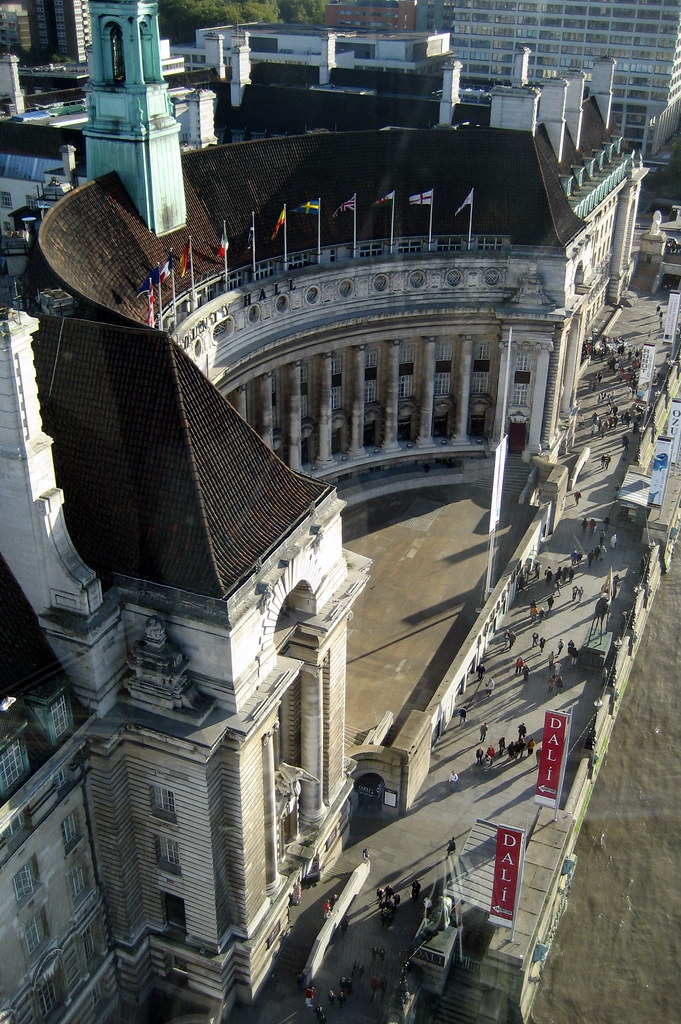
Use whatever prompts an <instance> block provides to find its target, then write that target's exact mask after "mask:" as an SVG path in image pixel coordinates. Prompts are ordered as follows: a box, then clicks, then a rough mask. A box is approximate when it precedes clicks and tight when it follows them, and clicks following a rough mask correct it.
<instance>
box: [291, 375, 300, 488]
mask: <svg viewBox="0 0 681 1024" xmlns="http://www.w3.org/2000/svg"><path fill="white" fill-rule="evenodd" d="M301 365H302V364H301V362H300V360H298V361H297V362H295V363H292V364H291V365H290V366H289V385H288V464H289V466H290V467H291V469H293V470H295V472H296V473H300V469H301V462H300V367H301Z"/></svg>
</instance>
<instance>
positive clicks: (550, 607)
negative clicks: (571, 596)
mask: <svg viewBox="0 0 681 1024" xmlns="http://www.w3.org/2000/svg"><path fill="white" fill-rule="evenodd" d="M558 593H560V587H558ZM554 604H555V600H554V598H553V597H550V596H549V597H547V598H546V607H547V608H548V610H549V611H548V612H547V613H546V614H547V615H548V614H549V612H551V611H553V606H554Z"/></svg>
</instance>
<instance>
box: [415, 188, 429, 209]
mask: <svg viewBox="0 0 681 1024" xmlns="http://www.w3.org/2000/svg"><path fill="white" fill-rule="evenodd" d="M409 202H410V204H411V205H412V206H432V205H433V190H432V188H429V189H426V191H425V192H417V193H416V195H413V196H409Z"/></svg>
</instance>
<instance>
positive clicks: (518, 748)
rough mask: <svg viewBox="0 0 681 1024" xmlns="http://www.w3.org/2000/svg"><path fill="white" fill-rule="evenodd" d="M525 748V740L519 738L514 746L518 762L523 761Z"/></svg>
mask: <svg viewBox="0 0 681 1024" xmlns="http://www.w3.org/2000/svg"><path fill="white" fill-rule="evenodd" d="M525 747H526V743H525V740H524V738H523V737H522V736H521V738H520V739H519V740H518V742H517V743H516V745H515V753H516V758H517V759H518V760H520V761H522V759H523V754H524V753H525Z"/></svg>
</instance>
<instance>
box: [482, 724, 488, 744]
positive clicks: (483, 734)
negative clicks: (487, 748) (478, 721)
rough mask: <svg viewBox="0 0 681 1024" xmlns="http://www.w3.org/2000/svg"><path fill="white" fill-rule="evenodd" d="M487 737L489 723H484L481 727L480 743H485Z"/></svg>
mask: <svg viewBox="0 0 681 1024" xmlns="http://www.w3.org/2000/svg"><path fill="white" fill-rule="evenodd" d="M486 735H487V722H483V723H482V725H481V726H480V742H481V743H484V740H485V736H486Z"/></svg>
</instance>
